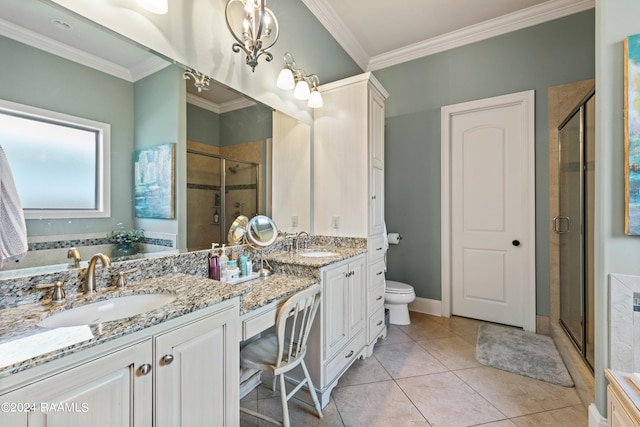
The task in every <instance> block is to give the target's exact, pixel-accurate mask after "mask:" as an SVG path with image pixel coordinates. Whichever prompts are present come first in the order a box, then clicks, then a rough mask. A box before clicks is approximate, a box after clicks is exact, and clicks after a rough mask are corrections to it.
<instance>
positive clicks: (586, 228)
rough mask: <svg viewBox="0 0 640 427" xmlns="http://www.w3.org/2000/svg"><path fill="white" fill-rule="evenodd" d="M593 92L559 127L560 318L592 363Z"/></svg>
mask: <svg viewBox="0 0 640 427" xmlns="http://www.w3.org/2000/svg"><path fill="white" fill-rule="evenodd" d="M594 107H595V96H593V95H592V96H591V97H589V98H588V99H587V100H586V101H585V102H584V103H583V104H581V105H580V106H579V108H577V109H576V110H575V111H574V113H573V114H571V115H570V116H569V117H568V118H567V119H566V120H565V121H564V122H563V124H562V125H561V126H560V128H559V141H558V144H559V194H558V204H559V215H558V216H557V217H556V218H554V221H553V227H554V230H555V232H556V233H558V234H559V245H560V247H559V253H560V323H561V324H562V326H563V327H564V329H565V330H566V331H567V333H568V334H569V336H570V337H571V339H572V340H573V342H574V343H575V345H576V347H578V349H579V350H580V352H581V353H582V355H583V357H584V358H585V359H586V360H587V362H589V363H590V364H591V365H592V366H593V273H592V272H593V240H592V237H593V189H594V185H593V184H594V181H593V178H594V173H593V172H594V170H593V166H594V161H593V156H594V148H593V146H594V144H593V138H594V134H593V129H594V128H593V117H594V110H595V108H594Z"/></svg>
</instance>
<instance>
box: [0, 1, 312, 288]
mask: <svg viewBox="0 0 640 427" xmlns="http://www.w3.org/2000/svg"><path fill="white" fill-rule="evenodd" d="M0 51H2V53H3V66H2V67H0V99H3V100H6V101H9V102H16V103H20V104H24V105H30V106H33V107H36V108H40V109H45V110H49V111H54V112H58V113H62V114H70V115H73V116H77V117H84V118H86V119H88V120H94V121H98V122H102V123H108V124H109V125H110V126H111V165H110V168H111V178H110V180H111V182H110V184H111V215H110V216H109V217H107V218H60V219H51V218H34V219H28V220H27V233H28V236H29V242H30V252H32V253H33V255H32V254H31V253H30V255H28V257H27V258H30V259H25V260H24V261H25V262H23V263H22V264H20V263H18V264H19V265H12V266H7V267H5V269H7V268H10V269H15V268H21V267H32V266H35V265H38V264H50V265H54V266H55V267H56V268H57V267H60V268H64V267H65V265H66V264H67V263H68V262H69V260H67V257H66V255H67V246H80V249H81V253H82V256H83V259H88V258H89V257H90V256H91V255H92V254H93V253H94V252H95V251H98V250H100V251H103V252H108V247H109V246H111V244H110V243H109V242H108V241H105V239H106V236H107V234H108V233H109V232H111V231H113V230H118V229H144V231H145V236H146V238H147V239H146V242H147V246H148V248H147V249H146V250H148V251H150V252H157V251H162V250H166V249H167V248H171V249H173V250H180V251H181V250H199V249H205V248H208V247H210V244H211V242H221V241H222V240H223V237H222V236H225V235H226V230H228V228H229V226H230V225H231V223H232V222H233V219H234V218H235V217H236V216H237V215H238V214H243V215H247V216H248V217H249V218H251V217H252V216H254V215H256V214H265V215H269V216H271V217H273V218H274V220H275V221H276V223H278V227H279V228H281V229H283V230H288V229H292V228H293V230H295V229H296V228H297V229H298V230H302V229H304V230H308V231H312V230H310V229H309V227H310V224H311V219H310V212H311V199H310V196H311V194H310V193H311V192H310V157H309V153H310V147H309V146H310V127H309V125H308V124H302V123H300V122H299V121H297V120H295V119H292V118H291V117H290V116H287V115H284V114H282V113H279V112H277V111H274V110H273V109H272V108H271V107H270V106H267V105H264V104H261V103H259V102H256V101H254V100H252V99H250V98H248V97H246V96H243V95H242V94H239V93H237V92H235V91H233V90H231V89H229V88H228V87H226V86H225V85H224V84H222V83H218V82H212V83H211V90H210V91H206V92H205V91H203V92H200V93H198V91H197V90H196V89H195V87H194V86H193V81H192V80H185V79H184V78H183V73H184V71H185V66H184V65H182V64H178V63H176V62H174V61H173V60H172V59H171V58H166V57H160V56H158V55H154V54H152V53H150V52H149V50H148V49H145V48H144V47H143V46H140V45H138V44H135V43H132V42H128V41H126V40H124V39H123V38H121V37H119V36H117V35H114V34H113V33H110V32H108V31H106V30H104V29H103V28H101V27H100V26H99V25H95V24H92V23H90V22H89V21H87V20H85V19H84V18H81V17H78V16H76V15H75V14H73V13H71V12H68V11H65V10H64V9H62V8H60V7H59V6H57V5H55V4H53V3H51V2H49V1H41V0H6V1H3V7H2V8H1V9H0ZM187 65H188V64H187ZM275 90H277V89H276V88H275V82H274V91H275ZM160 143H175V144H176V166H175V173H176V178H175V179H176V205H177V208H176V217H175V218H174V219H169V220H166V219H146V218H136V217H135V213H134V208H133V206H134V202H135V200H134V199H135V192H134V163H135V154H136V150H140V149H143V148H146V147H149V146H152V145H155V144H160ZM1 144H2V141H0V145H1ZM305 156H306V157H305ZM9 162H11V159H9ZM300 177H302V178H300ZM301 179H302V183H301V184H300V185H299V186H298V187H299V188H297V189H295V190H294V191H293V192H291V191H287V187H286V186H285V185H284V184H285V183H290V182H297V183H300V182H301V181H300V180H301ZM67 185H68V186H67V190H68V191H70V192H73V191H76V189H75V188H74V183H73V182H69V183H68V184H67ZM42 190H43V191H47V183H43V184H42ZM194 236H195V237H194ZM196 237H197V238H196ZM87 242H88V243H87ZM84 245H89V246H91V248H89V249H87V250H86V251H84V253H83V250H82V246H84ZM101 245H104V247H102V246H101ZM54 248H57V250H54ZM0 278H2V274H0Z"/></svg>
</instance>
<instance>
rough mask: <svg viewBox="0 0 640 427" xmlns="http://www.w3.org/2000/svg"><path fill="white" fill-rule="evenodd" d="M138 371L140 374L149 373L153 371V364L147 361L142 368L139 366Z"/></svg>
mask: <svg viewBox="0 0 640 427" xmlns="http://www.w3.org/2000/svg"><path fill="white" fill-rule="evenodd" d="M138 371H139V372H140V375H147V374H148V373H149V372H151V365H150V364H148V363H145V364H144V365H142V366H140V368H138Z"/></svg>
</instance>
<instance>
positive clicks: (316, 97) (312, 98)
mask: <svg viewBox="0 0 640 427" xmlns="http://www.w3.org/2000/svg"><path fill="white" fill-rule="evenodd" d="M307 105H308V106H309V107H310V108H321V107H322V95H321V94H320V92H318V91H317V90H313V92H311V94H310V95H309V102H308V104H307Z"/></svg>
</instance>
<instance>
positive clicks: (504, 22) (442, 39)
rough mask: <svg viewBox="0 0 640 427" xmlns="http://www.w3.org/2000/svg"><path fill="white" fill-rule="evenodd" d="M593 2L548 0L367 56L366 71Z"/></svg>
mask: <svg viewBox="0 0 640 427" xmlns="http://www.w3.org/2000/svg"><path fill="white" fill-rule="evenodd" d="M594 7H595V0H550V1H548V2H545V3H542V4H540V5H537V6H532V7H529V8H526V9H523V10H521V11H518V12H513V13H510V14H508V15H504V16H501V17H498V18H495V19H491V20H489V21H485V22H482V23H480V24H477V25H471V26H469V27H465V28H462V29H460V30H457V31H452V32H450V33H447V34H443V35H442V36H439V37H434V38H431V39H428V40H425V41H422V42H418V43H414V44H411V45H409V46H406V47H403V48H400V49H395V50H392V51H390V52H387V53H383V54H380V55H376V56H373V57H371V59H370V60H369V65H368V67H367V71H375V70H379V69H382V68H387V67H391V66H393V65H397V64H401V63H403V62H407V61H411V60H414V59H418V58H422V57H425V56H429V55H433V54H435V53H438V52H443V51H445V50H449V49H453V48H456V47H460V46H464V45H467V44H471V43H475V42H477V41H480V40H485V39H488V38H491V37H495V36H499V35H502V34H506V33H509V32H512V31H516V30H520V29H523V28H527V27H531V26H533V25H538V24H542V23H544V22H547V21H552V20H554V19H558V18H562V17H565V16H568V15H572V14H574V13H578V12H582V11H584V10H588V9H593V8H594Z"/></svg>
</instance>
